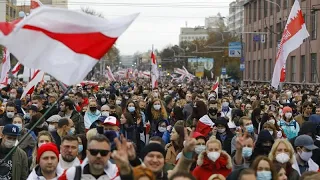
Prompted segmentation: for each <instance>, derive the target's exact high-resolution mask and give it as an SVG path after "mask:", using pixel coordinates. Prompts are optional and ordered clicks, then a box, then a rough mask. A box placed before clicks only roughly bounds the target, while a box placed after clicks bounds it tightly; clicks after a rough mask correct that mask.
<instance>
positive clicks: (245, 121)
mask: <svg viewBox="0 0 320 180" xmlns="http://www.w3.org/2000/svg"><path fill="white" fill-rule="evenodd" d="M239 124H240V127H241V129H243V130H245V131H248V133H253V130H254V129H253V124H252V121H251V119H250V118H249V117H247V116H243V117H241V118H240V119H239Z"/></svg>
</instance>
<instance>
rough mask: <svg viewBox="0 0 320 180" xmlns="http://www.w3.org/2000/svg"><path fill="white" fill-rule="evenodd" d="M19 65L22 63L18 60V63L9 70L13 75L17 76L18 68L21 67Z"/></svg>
mask: <svg viewBox="0 0 320 180" xmlns="http://www.w3.org/2000/svg"><path fill="white" fill-rule="evenodd" d="M21 66H22V65H21V64H20V63H19V62H18V63H17V64H16V65H15V66H14V67H13V69H12V70H11V73H12V75H13V76H15V77H17V75H18V72H19V71H20V69H21Z"/></svg>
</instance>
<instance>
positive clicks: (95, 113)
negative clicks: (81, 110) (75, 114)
mask: <svg viewBox="0 0 320 180" xmlns="http://www.w3.org/2000/svg"><path fill="white" fill-rule="evenodd" d="M100 116H101V112H100V111H99V110H98V105H97V101H96V100H90V101H89V108H88V110H87V111H86V113H85V115H84V117H83V119H84V126H85V128H86V130H88V129H90V126H91V125H92V124H93V123H94V122H95V121H96V120H97V119H99V117H100Z"/></svg>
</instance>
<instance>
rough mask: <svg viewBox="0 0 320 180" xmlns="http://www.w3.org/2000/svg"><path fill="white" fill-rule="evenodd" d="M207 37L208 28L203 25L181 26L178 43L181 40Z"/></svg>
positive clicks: (204, 38)
mask: <svg viewBox="0 0 320 180" xmlns="http://www.w3.org/2000/svg"><path fill="white" fill-rule="evenodd" d="M208 37H209V35H208V30H207V29H206V28H204V27H196V28H189V27H183V28H180V35H179V44H180V43H181V42H183V41H190V42H192V41H194V40H206V39H207V38H208Z"/></svg>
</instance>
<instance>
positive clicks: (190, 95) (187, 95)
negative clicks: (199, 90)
mask: <svg viewBox="0 0 320 180" xmlns="http://www.w3.org/2000/svg"><path fill="white" fill-rule="evenodd" d="M186 101H187V103H190V102H192V94H191V93H187V94H186Z"/></svg>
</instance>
